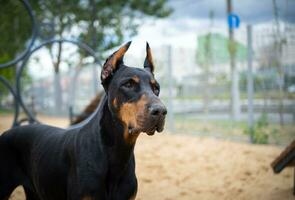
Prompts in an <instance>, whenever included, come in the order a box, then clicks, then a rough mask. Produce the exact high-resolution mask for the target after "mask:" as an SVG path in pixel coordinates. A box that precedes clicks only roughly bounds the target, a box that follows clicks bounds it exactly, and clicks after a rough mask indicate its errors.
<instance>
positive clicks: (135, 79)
mask: <svg viewBox="0 0 295 200" xmlns="http://www.w3.org/2000/svg"><path fill="white" fill-rule="evenodd" d="M132 80H134V81H135V82H136V83H139V78H138V76H136V75H135V76H133V77H132Z"/></svg>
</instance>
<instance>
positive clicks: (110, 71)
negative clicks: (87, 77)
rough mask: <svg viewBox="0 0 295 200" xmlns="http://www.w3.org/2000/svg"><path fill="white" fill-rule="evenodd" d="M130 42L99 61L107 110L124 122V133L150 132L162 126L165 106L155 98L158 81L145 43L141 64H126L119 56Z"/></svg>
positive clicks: (160, 128) (158, 89)
mask: <svg viewBox="0 0 295 200" xmlns="http://www.w3.org/2000/svg"><path fill="white" fill-rule="evenodd" d="M130 44H131V42H128V43H127V44H125V45H124V46H122V47H121V48H120V49H119V50H118V51H116V52H114V53H113V54H112V55H111V56H110V57H109V58H108V59H107V60H106V62H105V64H104V65H103V69H102V72H101V81H102V85H103V87H104V89H105V91H106V94H107V97H108V107H109V110H110V111H111V113H112V114H113V115H114V116H115V117H117V118H118V119H119V120H120V121H121V122H122V123H123V125H124V127H125V129H126V134H129V135H132V134H133V135H134V134H135V135H136V134H139V133H140V132H145V133H147V134H148V135H153V134H154V133H155V131H158V132H161V131H163V128H164V122H165V115H166V113H167V109H166V107H165V106H164V104H163V103H162V102H161V100H160V99H159V93H160V85H159V83H158V82H157V80H156V79H155V77H154V64H153V60H152V55H151V49H150V47H149V44H148V43H147V45H146V58H145V61H144V65H143V68H142V69H140V68H135V67H128V66H126V65H124V63H123V57H124V54H125V53H126V51H127V50H128V48H129V46H130Z"/></svg>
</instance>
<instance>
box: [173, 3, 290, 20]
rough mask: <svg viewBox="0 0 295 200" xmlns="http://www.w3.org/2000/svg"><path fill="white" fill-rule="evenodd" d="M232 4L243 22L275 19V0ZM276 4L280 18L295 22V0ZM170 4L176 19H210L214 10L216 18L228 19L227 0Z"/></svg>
mask: <svg viewBox="0 0 295 200" xmlns="http://www.w3.org/2000/svg"><path fill="white" fill-rule="evenodd" d="M232 4H233V5H232V6H233V12H234V13H236V14H238V15H239V16H240V18H241V21H242V22H245V23H252V24H256V23H263V22H267V21H271V20H272V19H274V12H273V0H259V1H257V0H232ZM276 4H277V8H278V16H279V19H280V20H282V21H287V22H291V23H295V12H294V8H295V1H294V0H276ZM169 5H170V6H171V7H172V8H173V9H174V13H173V14H172V16H171V18H174V19H175V18H198V19H206V18H207V19H208V18H209V12H210V11H211V10H212V11H213V12H214V19H215V20H226V0H170V1H169Z"/></svg>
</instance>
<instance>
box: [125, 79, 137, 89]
mask: <svg viewBox="0 0 295 200" xmlns="http://www.w3.org/2000/svg"><path fill="white" fill-rule="evenodd" d="M135 84H136V83H135V82H134V81H133V80H129V81H127V82H126V83H124V84H123V86H124V87H125V88H128V89H131V88H134V87H135Z"/></svg>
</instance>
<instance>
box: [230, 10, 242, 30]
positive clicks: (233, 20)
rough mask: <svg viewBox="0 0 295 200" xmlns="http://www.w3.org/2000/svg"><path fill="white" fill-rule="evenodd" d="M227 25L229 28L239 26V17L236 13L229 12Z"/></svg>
mask: <svg viewBox="0 0 295 200" xmlns="http://www.w3.org/2000/svg"><path fill="white" fill-rule="evenodd" d="M227 22H228V26H229V28H230V29H235V28H239V26H240V18H239V16H238V15H236V14H234V13H230V14H229V15H228V17H227Z"/></svg>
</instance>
